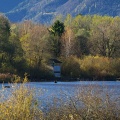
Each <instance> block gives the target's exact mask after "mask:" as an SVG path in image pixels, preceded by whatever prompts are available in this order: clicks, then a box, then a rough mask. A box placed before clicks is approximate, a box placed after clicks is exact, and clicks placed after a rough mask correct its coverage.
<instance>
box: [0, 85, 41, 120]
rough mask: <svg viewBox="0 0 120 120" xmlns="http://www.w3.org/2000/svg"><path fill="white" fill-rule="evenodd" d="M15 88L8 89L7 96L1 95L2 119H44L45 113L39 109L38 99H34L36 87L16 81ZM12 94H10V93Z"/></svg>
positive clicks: (0, 117)
mask: <svg viewBox="0 0 120 120" xmlns="http://www.w3.org/2000/svg"><path fill="white" fill-rule="evenodd" d="M13 85H14V88H10V90H11V92H9V91H8V89H5V90H7V91H8V92H7V96H9V97H7V98H6V95H4V91H5V90H4V91H3V94H1V95H2V96H1V97H0V101H1V102H0V120H42V117H43V113H42V111H41V110H40V109H38V106H37V105H38V104H37V101H36V100H35V99H34V92H33V91H34V89H31V88H28V87H26V86H25V85H24V83H22V84H19V85H18V84H16V83H14V84H13ZM9 94H10V95H9Z"/></svg>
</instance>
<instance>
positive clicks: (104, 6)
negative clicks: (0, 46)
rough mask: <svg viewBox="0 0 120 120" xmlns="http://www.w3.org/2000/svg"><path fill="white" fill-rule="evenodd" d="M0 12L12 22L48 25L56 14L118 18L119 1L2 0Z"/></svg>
mask: <svg viewBox="0 0 120 120" xmlns="http://www.w3.org/2000/svg"><path fill="white" fill-rule="evenodd" d="M0 12H4V13H5V15H6V16H7V17H8V18H9V19H10V20H11V21H12V22H20V21H23V20H33V21H34V22H40V23H47V24H49V23H50V22H51V21H52V20H53V18H54V17H55V16H56V15H58V14H62V15H66V14H68V13H69V14H71V15H72V16H76V15H77V14H83V15H87V14H90V15H93V14H98V15H109V16H113V17H114V16H120V0H3V1H1V2H0Z"/></svg>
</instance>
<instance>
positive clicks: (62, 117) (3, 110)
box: [0, 84, 120, 120]
mask: <svg viewBox="0 0 120 120" xmlns="http://www.w3.org/2000/svg"><path fill="white" fill-rule="evenodd" d="M103 87H104V86H103ZM11 89H12V88H11ZM76 89H77V88H76ZM11 92H12V94H11V95H10V97H9V98H8V99H6V96H5V95H3V94H2V92H1V93H0V94H1V95H0V120H120V96H119V95H118V96H116V98H112V93H110V92H109V93H108V92H105V91H103V89H102V88H101V87H100V86H89V87H81V88H79V89H78V92H77V93H76V95H75V96H74V97H73V96H69V95H68V94H66V93H65V92H64V91H63V92H62V93H61V94H62V97H59V98H57V97H55V96H54V99H53V104H47V103H46V104H47V111H42V110H41V109H40V105H41V102H42V101H37V99H36V98H35V90H34V89H31V88H29V87H26V86H25V85H24V84H21V85H20V86H19V87H18V85H17V84H15V87H14V89H12V91H11ZM44 94H45V93H44ZM39 97H40V95H39ZM48 99H49V98H48ZM44 109H46V108H44Z"/></svg>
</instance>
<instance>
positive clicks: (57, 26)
mask: <svg viewBox="0 0 120 120" xmlns="http://www.w3.org/2000/svg"><path fill="white" fill-rule="evenodd" d="M48 31H49V33H50V37H49V44H50V50H51V51H52V52H53V54H54V56H55V57H59V56H60V53H61V36H62V34H63V33H64V31H65V26H64V23H62V22H60V21H59V20H57V21H55V23H54V24H53V25H52V26H51V28H49V29H48Z"/></svg>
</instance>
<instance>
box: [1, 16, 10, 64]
mask: <svg viewBox="0 0 120 120" xmlns="http://www.w3.org/2000/svg"><path fill="white" fill-rule="evenodd" d="M9 36H10V23H9V20H8V19H7V18H6V17H5V16H4V15H2V14H0V57H1V63H2V62H3V61H4V60H5V58H6V57H7V54H8V53H9V51H10V43H9Z"/></svg>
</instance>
